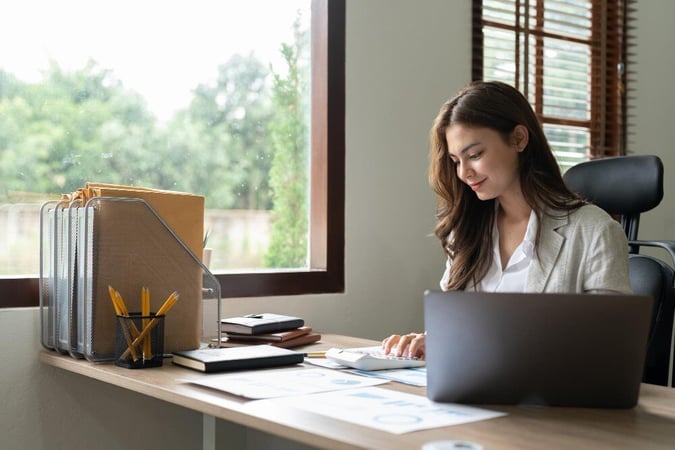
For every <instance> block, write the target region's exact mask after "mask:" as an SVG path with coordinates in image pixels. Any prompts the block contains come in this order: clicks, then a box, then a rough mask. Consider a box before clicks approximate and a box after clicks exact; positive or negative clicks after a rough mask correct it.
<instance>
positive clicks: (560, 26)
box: [472, 0, 633, 170]
mask: <svg viewBox="0 0 675 450" xmlns="http://www.w3.org/2000/svg"><path fill="white" fill-rule="evenodd" d="M632 1H633V0H608V1H605V2H594V1H591V0H474V1H473V16H474V18H473V56H474V57H473V68H472V77H473V79H475V80H477V79H485V80H489V79H493V80H501V81H504V82H507V83H510V84H512V85H513V86H515V87H516V88H518V89H519V90H520V91H521V92H523V94H525V96H526V97H527V98H528V99H529V100H530V102H531V103H532V105H533V107H534V109H535V111H536V113H537V115H538V116H539V118H540V120H541V122H542V124H543V126H544V131H545V133H546V135H547V137H548V139H549V141H550V144H551V147H552V149H553V152H554V153H555V155H556V158H557V159H558V162H559V164H560V166H561V168H562V170H565V169H566V168H567V167H570V166H572V165H574V164H576V163H578V162H581V161H584V160H586V159H589V158H590V159H592V158H599V157H603V156H611V155H621V154H625V141H626V140H625V106H624V105H625V101H624V100H625V93H626V89H625V80H626V71H625V67H626V60H625V57H626V41H627V39H628V37H629V36H628V35H627V30H628V29H629V27H628V20H629V19H630V17H629V13H630V8H629V5H630V4H631V3H632Z"/></svg>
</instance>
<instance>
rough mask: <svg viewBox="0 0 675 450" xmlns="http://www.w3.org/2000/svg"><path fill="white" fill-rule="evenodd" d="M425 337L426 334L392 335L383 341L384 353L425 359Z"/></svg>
mask: <svg viewBox="0 0 675 450" xmlns="http://www.w3.org/2000/svg"><path fill="white" fill-rule="evenodd" d="M425 337H426V336H425V334H424V333H408V334H404V335H399V334H392V335H391V336H389V337H388V338H386V339H384V340H383V341H382V351H384V353H385V354H386V355H389V354H391V355H394V356H404V357H411V356H412V357H415V358H419V359H424V358H425V356H426V352H425Z"/></svg>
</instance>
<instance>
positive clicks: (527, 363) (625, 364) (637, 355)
mask: <svg viewBox="0 0 675 450" xmlns="http://www.w3.org/2000/svg"><path fill="white" fill-rule="evenodd" d="M651 310H652V300H651V298H650V297H648V296H638V295H614V294H612V295H604V294H602V295H601V294H531V293H528V294H522V293H486V292H462V291H448V292H440V291H426V292H425V294H424V319H425V327H426V332H427V337H426V360H427V397H428V398H429V399H431V400H433V401H437V402H451V403H474V404H475V403H482V404H539V405H551V406H574V407H591V408H631V407H633V406H635V404H636V403H637V399H638V395H639V390H640V382H641V380H642V373H643V369H644V363H645V355H646V349H647V339H648V334H649V328H650V320H651Z"/></svg>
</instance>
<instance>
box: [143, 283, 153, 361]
mask: <svg viewBox="0 0 675 450" xmlns="http://www.w3.org/2000/svg"><path fill="white" fill-rule="evenodd" d="M141 315H142V316H143V319H142V324H143V328H145V327H147V326H148V323H149V322H150V320H149V319H147V318H146V317H148V316H149V315H150V290H149V289H148V288H147V287H145V286H143V288H142V289H141ZM150 359H152V342H151V339H150V336H146V337H145V339H143V360H144V361H147V360H150Z"/></svg>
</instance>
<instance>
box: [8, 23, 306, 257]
mask: <svg viewBox="0 0 675 450" xmlns="http://www.w3.org/2000/svg"><path fill="white" fill-rule="evenodd" d="M298 23H299V22H296V24H295V42H293V43H285V44H282V45H281V46H280V51H281V52H282V54H283V57H284V60H285V62H286V63H287V65H288V67H287V68H284V69H287V70H283V71H278V72H275V71H272V68H270V67H266V66H265V64H263V63H262V62H260V61H259V60H257V59H256V58H255V57H254V56H253V55H248V56H242V55H235V56H232V57H231V58H230V59H229V60H227V61H226V62H225V63H224V64H222V65H221V66H220V67H219V70H218V76H217V78H216V82H215V83H204V84H200V85H198V86H195V89H194V91H193V98H192V101H191V103H190V105H189V106H188V107H187V108H186V109H184V110H181V111H178V112H177V113H176V114H175V115H174V117H173V118H171V119H170V120H168V121H167V122H166V123H163V122H160V121H159V120H157V118H156V117H155V116H154V115H153V114H152V113H151V111H150V110H149V109H148V108H147V106H146V104H145V102H144V99H143V98H142V97H141V96H140V95H139V94H137V93H135V92H133V91H130V90H128V89H127V88H125V86H124V84H123V83H122V82H121V81H120V80H118V79H116V78H115V75H114V73H113V72H112V71H111V70H108V69H106V68H104V67H101V66H100V65H99V64H98V63H97V62H96V61H93V60H92V61H90V62H89V63H88V64H87V65H86V66H85V67H83V68H81V69H80V70H77V71H75V72H66V71H64V70H62V69H61V68H60V66H59V65H58V64H57V63H55V62H53V63H52V65H51V67H50V69H49V70H48V72H47V73H46V74H45V75H44V79H43V81H41V82H39V83H27V82H24V81H22V80H19V79H17V78H16V77H15V76H14V75H13V74H11V73H8V72H5V71H2V70H0V203H11V201H12V198H16V197H21V196H22V195H30V194H35V193H38V194H45V195H54V194H60V193H65V192H71V191H73V190H75V189H77V188H79V187H81V186H83V185H84V183H85V182H86V181H97V182H108V183H119V184H129V185H136V186H148V187H153V188H160V189H170V190H179V191H186V192H193V193H196V194H201V195H204V196H205V198H206V206H207V208H209V209H225V210H229V209H253V210H270V211H271V212H272V215H273V217H274V222H273V224H272V227H273V228H272V230H273V231H272V232H273V235H272V236H271V242H272V244H271V248H270V251H269V253H268V254H267V255H266V257H265V260H266V262H267V264H269V265H270V266H271V267H301V266H304V265H305V260H306V252H307V249H306V242H307V237H306V233H307V217H306V216H307V207H306V203H307V192H306V191H307V170H308V169H307V167H308V164H307V155H308V136H307V134H308V127H307V120H308V119H307V114H308V105H307V104H306V99H307V97H308V79H307V78H308V77H307V73H308V59H307V58H306V56H307V55H306V52H307V40H308V33H307V32H302V31H301V30H300V29H299V24H298Z"/></svg>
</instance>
